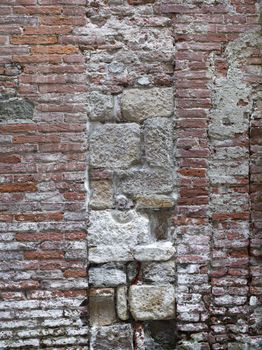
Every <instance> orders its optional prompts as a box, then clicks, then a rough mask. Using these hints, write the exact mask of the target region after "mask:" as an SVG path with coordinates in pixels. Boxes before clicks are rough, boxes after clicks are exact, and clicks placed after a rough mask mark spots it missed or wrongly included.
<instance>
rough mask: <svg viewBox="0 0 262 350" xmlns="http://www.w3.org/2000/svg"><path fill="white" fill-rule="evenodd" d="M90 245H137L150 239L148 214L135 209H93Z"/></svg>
mask: <svg viewBox="0 0 262 350" xmlns="http://www.w3.org/2000/svg"><path fill="white" fill-rule="evenodd" d="M90 222H91V225H90V227H89V231H88V232H89V238H88V241H89V246H90V247H91V246H98V245H109V246H111V245H115V247H116V246H117V245H127V246H130V247H131V246H135V245H136V244H139V243H146V242H149V241H150V225H149V219H148V217H147V216H146V215H143V214H140V213H137V212H136V211H135V210H128V211H119V210H99V211H95V210H92V211H91V213H90Z"/></svg>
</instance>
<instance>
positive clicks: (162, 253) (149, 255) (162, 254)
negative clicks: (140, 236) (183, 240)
mask: <svg viewBox="0 0 262 350" xmlns="http://www.w3.org/2000/svg"><path fill="white" fill-rule="evenodd" d="M174 253H175V248H174V247H173V245H172V243H171V242H154V243H151V244H141V245H138V246H136V247H135V248H134V257H135V259H136V260H138V261H161V260H162V261H166V260H169V259H171V258H172V256H173V255H174Z"/></svg>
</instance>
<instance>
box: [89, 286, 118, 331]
mask: <svg viewBox="0 0 262 350" xmlns="http://www.w3.org/2000/svg"><path fill="white" fill-rule="evenodd" d="M89 312H90V324H91V325H92V326H106V325H110V324H112V323H113V322H114V321H115V320H116V314H115V303H114V289H112V288H102V289H93V288H92V289H90V291H89Z"/></svg>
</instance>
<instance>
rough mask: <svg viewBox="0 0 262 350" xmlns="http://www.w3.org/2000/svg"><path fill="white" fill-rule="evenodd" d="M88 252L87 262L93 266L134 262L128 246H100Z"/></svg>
mask: <svg viewBox="0 0 262 350" xmlns="http://www.w3.org/2000/svg"><path fill="white" fill-rule="evenodd" d="M88 252H89V255H88V256H89V262H90V263H95V264H101V263H107V262H114V261H116V262H117V261H120V262H126V261H132V260H134V258H133V255H132V252H131V248H130V247H128V246H117V245H110V246H106V245H100V246H98V247H93V248H89V250H88Z"/></svg>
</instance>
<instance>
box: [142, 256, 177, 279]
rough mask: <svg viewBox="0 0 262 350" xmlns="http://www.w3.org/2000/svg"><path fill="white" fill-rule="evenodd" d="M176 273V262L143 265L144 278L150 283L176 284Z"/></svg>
mask: <svg viewBox="0 0 262 350" xmlns="http://www.w3.org/2000/svg"><path fill="white" fill-rule="evenodd" d="M175 272H176V271H175V261H174V260H170V261H165V262H146V263H143V277H144V280H145V281H148V282H156V283H161V282H162V283H163V282H168V283H170V282H174V281H175Z"/></svg>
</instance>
